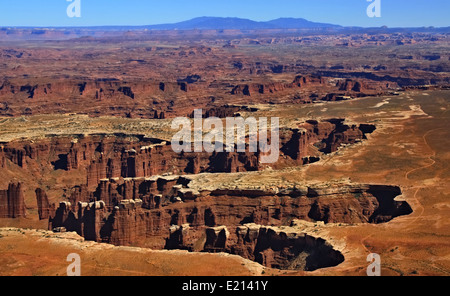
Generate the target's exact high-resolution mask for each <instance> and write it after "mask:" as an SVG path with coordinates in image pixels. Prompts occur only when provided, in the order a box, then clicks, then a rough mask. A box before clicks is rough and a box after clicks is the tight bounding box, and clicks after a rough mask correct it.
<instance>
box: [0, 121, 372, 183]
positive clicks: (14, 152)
mask: <svg viewBox="0 0 450 296" xmlns="http://www.w3.org/2000/svg"><path fill="white" fill-rule="evenodd" d="M371 127H372V128H371ZM373 130H375V127H374V126H370V125H360V126H357V125H351V126H349V125H346V124H345V122H344V120H343V119H332V120H328V121H324V122H317V121H308V122H307V123H305V124H302V125H301V126H299V128H298V129H282V130H281V131H280V156H281V157H280V158H279V160H278V162H277V163H276V164H274V166H277V167H287V166H292V165H303V164H305V163H309V162H311V161H312V160H317V159H315V158H314V157H317V156H318V155H315V154H314V152H313V151H312V150H311V149H310V145H312V144H314V145H316V146H317V147H318V148H319V149H320V150H321V151H322V152H324V153H331V152H335V151H337V149H339V147H340V146H341V145H343V144H354V143H356V142H359V141H362V140H364V139H365V138H366V133H371V132H373ZM260 158H261V154H260V152H249V149H248V146H247V150H246V152H241V153H238V152H213V153H208V152H205V151H204V152H201V153H194V152H192V153H189V152H183V153H175V152H174V151H173V149H172V147H171V144H170V143H167V142H164V141H161V140H158V139H152V138H149V137H145V136H143V135H122V134H111V135H102V134H98V135H78V136H76V135H75V136H72V137H64V136H49V137H47V138H44V139H40V140H34V141H31V140H18V141H13V142H9V143H4V144H3V145H2V146H0V160H1V161H0V165H1V168H6V164H7V163H10V164H12V165H15V166H18V167H19V168H22V169H24V170H29V171H31V170H33V175H34V176H39V174H41V175H42V174H44V172H43V171H42V168H43V167H44V168H46V170H47V171H52V170H63V171H67V172H71V171H75V170H81V171H82V172H85V174H86V184H87V187H88V188H90V189H92V188H95V187H96V186H97V185H98V184H99V182H100V180H102V179H111V178H119V177H122V178H136V177H150V176H154V175H162V174H166V173H169V174H175V175H182V174H199V173H205V172H211V173H235V172H247V171H258V170H260V169H262V168H263V164H261V163H260Z"/></svg>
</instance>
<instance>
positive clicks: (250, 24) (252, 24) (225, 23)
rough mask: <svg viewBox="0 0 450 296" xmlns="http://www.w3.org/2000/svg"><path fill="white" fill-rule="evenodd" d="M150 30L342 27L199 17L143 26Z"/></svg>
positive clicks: (291, 20) (299, 21) (289, 20)
mask: <svg viewBox="0 0 450 296" xmlns="http://www.w3.org/2000/svg"><path fill="white" fill-rule="evenodd" d="M143 27H145V28H146V29H150V30H195V29H198V30H258V29H312V28H341V26H339V25H333V24H326V23H316V22H311V21H308V20H305V19H303V18H279V19H276V20H271V21H267V22H257V21H252V20H249V19H243V18H237V17H198V18H194V19H191V20H188V21H183V22H179V23H174V24H161V25H149V26H143Z"/></svg>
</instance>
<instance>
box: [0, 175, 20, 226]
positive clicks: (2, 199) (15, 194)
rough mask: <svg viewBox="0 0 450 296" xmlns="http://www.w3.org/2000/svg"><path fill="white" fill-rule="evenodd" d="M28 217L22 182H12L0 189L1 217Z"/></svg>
mask: <svg viewBox="0 0 450 296" xmlns="http://www.w3.org/2000/svg"><path fill="white" fill-rule="evenodd" d="M20 217H26V208H25V201H24V196H23V191H22V184H21V183H11V184H9V186H8V189H6V190H0V218H20Z"/></svg>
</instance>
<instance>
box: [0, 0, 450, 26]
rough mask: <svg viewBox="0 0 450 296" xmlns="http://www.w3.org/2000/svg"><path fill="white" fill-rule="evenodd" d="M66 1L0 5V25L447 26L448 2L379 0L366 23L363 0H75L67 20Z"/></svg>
mask: <svg viewBox="0 0 450 296" xmlns="http://www.w3.org/2000/svg"><path fill="white" fill-rule="evenodd" d="M69 4H70V2H67V1H66V0H0V26H97V25H149V24H161V23H173V22H178V21H183V20H188V19H191V18H194V17H199V16H221V17H241V18H249V19H252V20H256V21H266V20H271V19H275V18H279V17H302V18H306V19H308V20H311V21H317V22H327V23H333V24H339V25H344V26H352V25H355V26H363V27H378V26H383V25H386V26H389V27H422V26H435V27H443V26H450V17H449V12H450V1H449V0H381V5H382V17H381V18H369V17H368V16H367V14H366V8H367V6H368V5H369V4H370V3H369V2H367V0H271V1H269V0H220V1H219V0H194V1H186V0H81V18H69V17H68V16H67V14H66V8H67V6H68V5H69Z"/></svg>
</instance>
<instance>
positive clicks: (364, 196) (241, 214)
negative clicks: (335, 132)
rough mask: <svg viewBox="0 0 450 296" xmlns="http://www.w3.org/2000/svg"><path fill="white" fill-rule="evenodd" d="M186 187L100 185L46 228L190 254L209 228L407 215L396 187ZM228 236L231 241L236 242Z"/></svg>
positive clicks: (165, 181) (167, 181)
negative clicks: (183, 230)
mask: <svg viewBox="0 0 450 296" xmlns="http://www.w3.org/2000/svg"><path fill="white" fill-rule="evenodd" d="M189 183H190V181H189V179H188V178H186V177H158V178H156V177H154V178H133V179H112V180H103V181H102V182H101V184H100V185H99V187H98V188H97V190H96V191H95V192H94V193H93V194H88V195H86V196H84V197H82V198H81V199H82V201H78V204H76V205H74V204H72V203H70V202H62V203H61V204H60V206H59V208H58V209H57V211H56V214H55V216H54V217H51V218H50V224H49V225H50V228H51V229H53V228H58V227H65V228H66V229H67V230H69V231H77V232H78V233H79V234H80V235H83V234H85V233H89V236H88V238H89V239H91V240H94V241H102V242H108V243H112V244H116V245H136V244H137V245H139V244H144V245H146V246H149V245H151V246H152V247H153V248H164V247H167V248H184V249H189V250H195V249H196V247H195V245H196V243H198V242H197V241H198V240H199V239H201V237H202V236H203V234H204V231H205V228H207V227H218V226H226V227H228V229H233V228H236V227H238V226H240V225H244V224H248V223H255V224H259V225H275V226H283V225H290V223H291V222H292V220H294V219H301V220H305V221H323V222H325V223H349V224H353V223H383V222H387V221H390V220H392V219H393V218H395V217H398V216H401V215H406V214H409V213H411V212H412V210H411V208H410V206H409V205H408V204H407V203H406V202H403V201H396V200H395V198H396V197H397V196H398V195H400V194H401V190H400V189H399V188H398V187H395V186H377V185H364V184H333V185H329V186H310V187H308V186H305V187H301V188H297V187H295V188H280V189H278V190H273V189H264V188H261V189H238V188H236V189H215V190H212V191H211V190H209V191H206V190H205V191H201V192H198V191H195V190H193V189H191V188H189V186H188V185H189ZM174 225H175V226H178V227H181V226H183V225H188V226H189V231H188V232H189V233H188V234H186V233H185V234H184V235H180V233H177V230H179V229H176V230H175V231H172V230H171V227H173V226H174ZM185 230H186V229H185ZM185 232H186V231H185ZM230 233H231V235H229V238H230V239H231V240H237V237H236V235H235V234H234V233H233V232H232V231H230ZM181 234H183V233H181ZM85 237H86V236H85ZM183 237H184V238H185V239H183ZM186 238H188V241H189V243H187V242H186ZM193 238H195V239H193Z"/></svg>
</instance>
